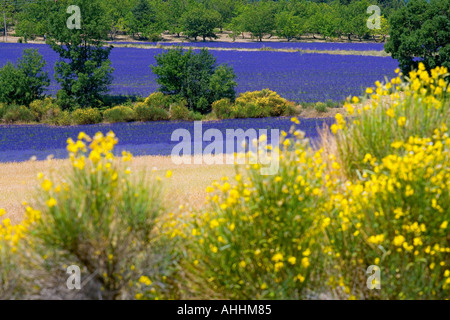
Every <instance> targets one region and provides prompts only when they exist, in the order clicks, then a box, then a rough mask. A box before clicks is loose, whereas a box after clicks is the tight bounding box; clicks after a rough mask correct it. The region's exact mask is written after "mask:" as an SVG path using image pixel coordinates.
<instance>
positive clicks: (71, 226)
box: [31, 132, 167, 299]
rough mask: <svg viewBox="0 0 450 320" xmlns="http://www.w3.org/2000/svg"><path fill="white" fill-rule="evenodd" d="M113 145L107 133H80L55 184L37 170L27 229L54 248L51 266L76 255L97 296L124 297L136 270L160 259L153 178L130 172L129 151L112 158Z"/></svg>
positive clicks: (152, 267)
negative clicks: (33, 216)
mask: <svg viewBox="0 0 450 320" xmlns="http://www.w3.org/2000/svg"><path fill="white" fill-rule="evenodd" d="M87 144H89V145H90V147H89V152H84V151H87V146H86V145H87ZM116 144H117V139H116V138H115V136H114V134H113V133H112V132H110V133H108V134H107V135H106V136H103V135H102V134H101V133H97V134H96V135H95V137H94V138H93V139H92V140H91V138H90V137H88V136H87V135H85V134H84V133H80V135H79V139H78V141H77V142H74V141H72V140H69V141H68V147H67V149H68V150H69V152H70V155H71V162H72V167H71V168H70V169H69V171H66V172H65V175H64V180H63V182H61V183H59V184H58V182H56V180H53V179H52V178H50V177H44V176H43V175H41V189H40V191H39V194H38V196H37V197H36V209H39V210H40V212H41V218H40V219H39V220H37V222H36V223H35V224H34V226H33V230H32V232H31V234H32V236H33V237H34V239H35V240H36V242H39V243H42V245H43V247H44V248H46V251H47V252H52V253H54V254H53V255H51V256H48V258H47V259H51V260H53V259H56V260H55V261H54V263H55V265H60V264H61V263H64V262H70V263H71V264H74V262H76V263H75V264H77V265H79V266H80V268H86V269H87V271H88V272H89V273H90V274H92V275H93V278H94V279H95V280H96V281H98V282H99V283H100V285H101V286H102V291H101V296H102V297H103V298H104V299H119V298H130V292H132V291H133V290H134V289H133V283H134V282H138V279H139V276H141V275H143V274H154V273H155V272H158V271H160V269H159V267H160V266H159V265H157V264H156V263H155V261H160V260H162V259H165V258H166V256H165V255H164V254H163V252H162V249H161V251H160V248H159V247H157V244H156V243H157V242H156V240H157V239H158V237H159V231H158V229H157V228H156V227H157V224H156V219H157V218H158V217H159V216H160V215H161V213H162V212H163V207H162V204H161V194H160V190H161V184H160V182H159V180H158V181H155V182H151V180H149V179H148V178H149V177H148V176H147V175H145V174H139V176H134V175H132V174H130V171H129V169H127V167H126V165H127V163H126V162H128V161H130V160H131V155H130V154H128V153H127V152H124V153H123V157H121V158H120V159H115V158H114V156H113V148H114V145H116ZM83 150H84V151H83ZM155 180H156V179H155ZM165 246H167V243H166V244H165ZM50 262H51V261H47V262H46V263H50ZM130 284H131V286H130Z"/></svg>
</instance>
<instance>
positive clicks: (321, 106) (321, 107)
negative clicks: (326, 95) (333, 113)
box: [314, 102, 327, 112]
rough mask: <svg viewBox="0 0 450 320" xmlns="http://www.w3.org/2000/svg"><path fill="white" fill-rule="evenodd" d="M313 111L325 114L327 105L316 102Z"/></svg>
mask: <svg viewBox="0 0 450 320" xmlns="http://www.w3.org/2000/svg"><path fill="white" fill-rule="evenodd" d="M314 109H316V111H317V112H326V111H327V105H326V103H323V102H317V103H316V105H315V106H314Z"/></svg>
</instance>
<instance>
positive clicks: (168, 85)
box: [151, 47, 236, 114]
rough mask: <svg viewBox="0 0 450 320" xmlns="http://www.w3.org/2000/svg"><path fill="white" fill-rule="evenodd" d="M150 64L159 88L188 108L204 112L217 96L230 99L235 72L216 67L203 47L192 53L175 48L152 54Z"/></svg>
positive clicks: (210, 55)
mask: <svg viewBox="0 0 450 320" xmlns="http://www.w3.org/2000/svg"><path fill="white" fill-rule="evenodd" d="M156 62H157V64H156V65H154V66H151V68H152V71H153V73H155V74H156V76H157V82H158V84H159V85H160V89H159V90H160V91H161V92H163V93H166V94H170V95H173V96H175V97H178V98H183V99H185V100H186V101H187V104H188V107H189V108H190V109H191V110H193V111H195V112H200V113H202V114H205V113H207V112H209V110H210V106H211V104H212V103H213V102H214V101H215V100H218V99H221V98H232V99H234V96H235V91H234V88H235V87H236V82H235V78H236V75H235V74H234V71H233V69H232V68H230V67H228V66H219V67H218V66H217V65H216V58H215V57H214V56H213V55H212V54H211V53H209V52H208V50H207V49H202V50H200V52H199V53H195V52H194V51H192V50H187V51H185V50H183V48H181V47H178V48H174V49H170V50H168V51H166V52H164V53H162V54H159V55H158V56H156Z"/></svg>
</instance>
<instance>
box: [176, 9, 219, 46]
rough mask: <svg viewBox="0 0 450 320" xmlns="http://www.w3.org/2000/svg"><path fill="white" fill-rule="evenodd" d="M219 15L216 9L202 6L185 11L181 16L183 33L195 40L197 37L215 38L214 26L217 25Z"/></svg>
mask: <svg viewBox="0 0 450 320" xmlns="http://www.w3.org/2000/svg"><path fill="white" fill-rule="evenodd" d="M220 21H221V16H220V14H219V13H218V12H217V11H216V10H207V9H204V8H202V7H198V8H194V9H192V10H190V11H187V12H186V13H185V14H184V15H183V17H182V24H183V30H184V33H185V34H186V35H187V36H188V37H191V38H194V39H195V41H197V37H202V38H203V41H206V38H217V36H216V34H215V33H214V28H216V27H218V26H219V24H220Z"/></svg>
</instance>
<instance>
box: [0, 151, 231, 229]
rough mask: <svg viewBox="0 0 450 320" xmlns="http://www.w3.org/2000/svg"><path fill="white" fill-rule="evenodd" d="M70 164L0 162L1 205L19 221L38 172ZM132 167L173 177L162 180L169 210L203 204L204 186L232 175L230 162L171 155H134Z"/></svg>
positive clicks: (58, 162)
mask: <svg viewBox="0 0 450 320" xmlns="http://www.w3.org/2000/svg"><path fill="white" fill-rule="evenodd" d="M69 165H70V162H69V161H68V160H50V161H27V162H20V163H1V164H0V177H1V178H0V208H4V209H6V211H7V216H8V217H9V218H11V220H12V221H13V222H19V221H20V220H21V219H22V215H23V206H22V202H23V201H27V200H28V201H29V200H30V199H31V198H32V196H33V193H34V190H35V188H36V187H37V185H38V181H37V173H38V172H42V173H44V174H45V175H48V174H50V173H52V172H53V173H58V172H59V173H62V174H64V171H65V169H67V168H68V167H69ZM131 167H132V169H133V171H134V172H137V173H138V174H139V172H143V171H147V172H151V170H152V169H153V168H156V169H157V172H156V174H159V175H160V176H161V177H163V176H164V175H165V173H166V171H167V170H171V171H172V172H173V176H172V177H171V178H170V179H168V180H167V181H166V183H165V198H166V199H165V203H166V206H167V208H168V209H169V210H176V209H177V208H178V207H179V206H180V205H184V206H185V207H186V206H191V207H192V208H199V207H201V206H202V205H203V204H204V201H205V197H206V192H205V189H206V187H207V186H208V185H210V184H211V183H212V182H213V181H214V180H220V178H222V177H223V176H233V175H234V172H235V169H234V166H233V165H206V164H203V165H187V164H183V165H176V164H174V163H173V162H172V160H171V158H170V157H162V156H147V157H137V158H135V159H134V160H133V162H132V164H131Z"/></svg>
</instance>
